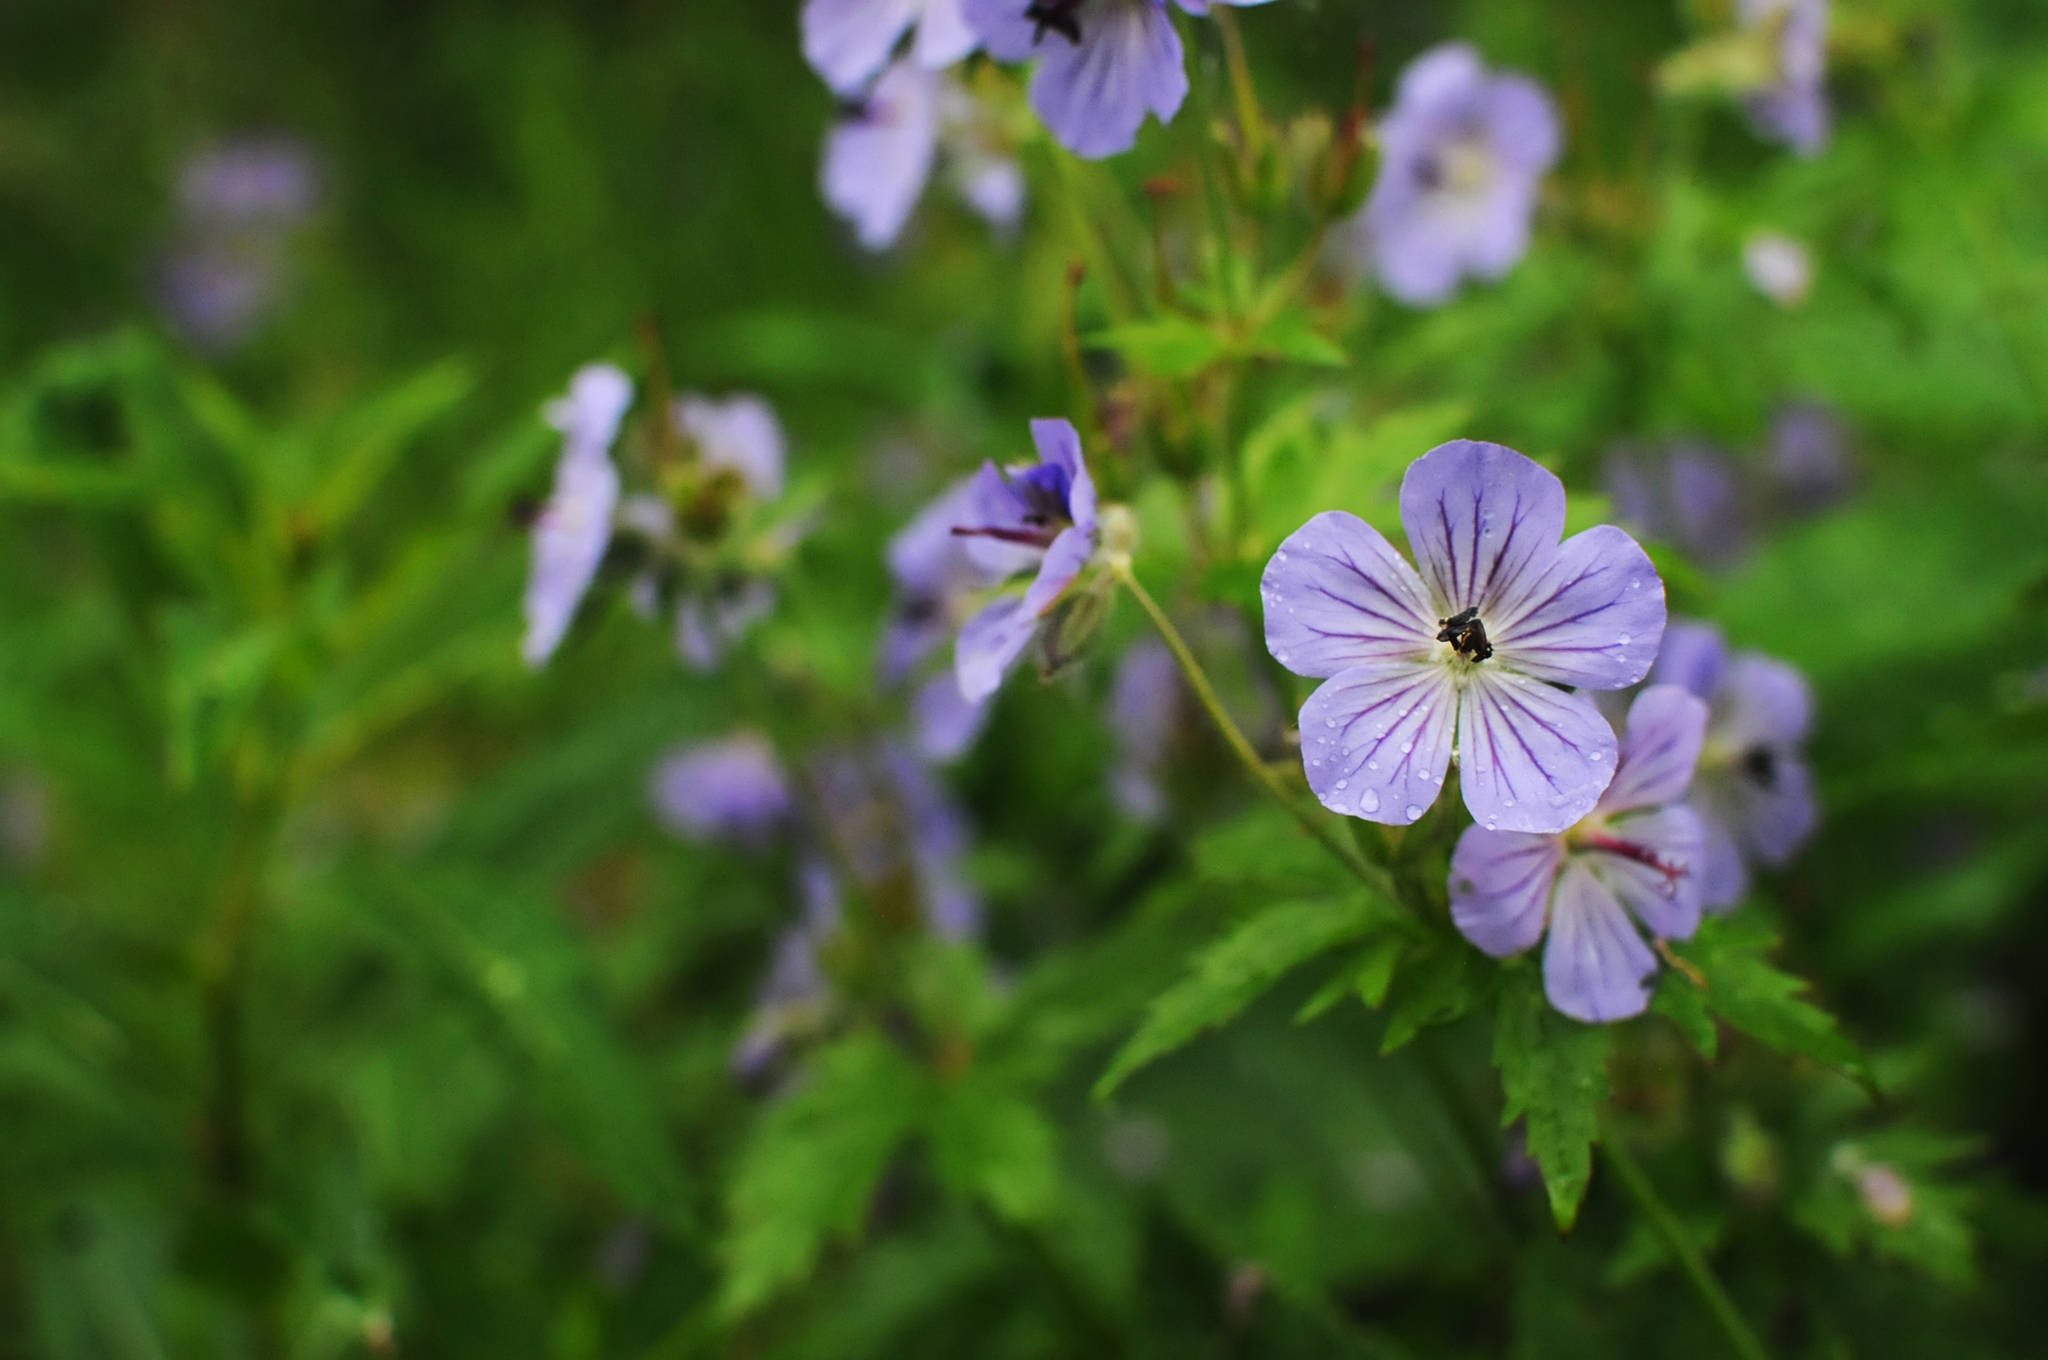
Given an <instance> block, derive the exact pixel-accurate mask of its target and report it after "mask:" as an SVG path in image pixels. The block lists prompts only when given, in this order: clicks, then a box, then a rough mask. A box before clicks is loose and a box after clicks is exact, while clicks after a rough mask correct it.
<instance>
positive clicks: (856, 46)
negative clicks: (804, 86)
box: [803, 0, 919, 94]
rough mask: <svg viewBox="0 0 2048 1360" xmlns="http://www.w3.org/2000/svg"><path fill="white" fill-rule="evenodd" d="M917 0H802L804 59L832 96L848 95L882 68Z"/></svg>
mask: <svg viewBox="0 0 2048 1360" xmlns="http://www.w3.org/2000/svg"><path fill="white" fill-rule="evenodd" d="M918 8H919V6H918V0H805V3H804V8H803V42H804V60H805V61H807V62H809V63H810V65H811V69H812V70H813V71H816V72H817V73H818V76H819V78H820V79H822V80H823V81H824V82H825V83H826V84H827V85H829V86H831V87H832V90H833V92H834V93H835V94H852V93H854V92H855V91H857V90H859V89H860V87H861V86H862V85H864V84H865V83H866V82H867V79H868V77H870V76H872V75H873V74H874V73H875V72H877V71H879V70H881V69H882V65H883V63H884V62H886V61H888V60H889V54H890V53H891V52H893V51H895V50H896V43H897V40H898V39H900V38H902V36H903V30H904V29H906V28H909V27H910V25H911V21H912V20H914V19H916V18H917V12H918Z"/></svg>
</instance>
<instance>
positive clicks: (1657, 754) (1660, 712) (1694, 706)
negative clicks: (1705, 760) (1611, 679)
mask: <svg viewBox="0 0 2048 1360" xmlns="http://www.w3.org/2000/svg"><path fill="white" fill-rule="evenodd" d="M1706 735H1707V703H1706V700H1704V699H1701V698H1700V697H1698V696H1697V695H1694V694H1689V693H1687V692H1686V691H1685V690H1684V689H1682V688H1680V687H1679V686H1677V685H1651V686H1649V687H1648V688H1647V689H1645V690H1643V692H1642V693H1640V694H1638V695H1637V696H1636V701H1635V703H1633V704H1632V705H1630V706H1629V711H1628V725H1627V727H1626V728H1625V729H1624V731H1623V732H1622V736H1621V750H1620V753H1619V754H1618V755H1617V757H1616V768H1615V771H1614V782H1613V783H1611V784H1609V785H1608V786H1607V792H1605V793H1603V794H1601V795H1600V810H1601V811H1602V812H1609V813H1613V812H1626V811H1628V810H1630V809H1632V808H1648V807H1656V806H1658V805H1659V804H1663V803H1675V802H1677V801H1678V800H1679V799H1681V798H1683V797H1685V791H1686V788H1687V787H1688V786H1689V785H1691V783H1692V775H1693V769H1694V767H1696V766H1697V765H1698V764H1699V760H1700V743H1701V742H1702V741H1703V740H1705V738H1706Z"/></svg>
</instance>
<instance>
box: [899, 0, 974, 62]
mask: <svg viewBox="0 0 2048 1360" xmlns="http://www.w3.org/2000/svg"><path fill="white" fill-rule="evenodd" d="M980 44H981V40H980V39H979V38H977V37H975V35H974V28H973V26H972V25H971V24H969V23H968V22H967V13H966V10H965V8H964V7H963V5H962V3H961V0H924V14H923V16H922V17H920V18H919V19H918V21H917V45H916V47H914V48H913V49H912V55H914V56H915V57H916V58H917V64H918V65H920V66H922V67H924V68H925V69H926V70H928V71H937V70H940V69H942V68H944V67H947V66H951V65H952V64H953V63H954V62H956V61H959V60H961V59H962V58H964V57H965V56H966V55H967V54H968V53H970V52H972V51H973V50H974V49H975V48H976V47H978V46H980Z"/></svg>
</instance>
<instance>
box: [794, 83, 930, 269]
mask: <svg viewBox="0 0 2048 1360" xmlns="http://www.w3.org/2000/svg"><path fill="white" fill-rule="evenodd" d="M935 80H936V77H934V76H933V75H932V73H931V72H929V71H927V70H924V69H923V68H922V67H920V66H918V65H916V64H915V63H913V62H909V61H899V62H897V63H896V64H895V65H893V66H891V67H890V68H889V70H888V72H887V73H886V74H884V75H883V77H882V79H881V81H880V82H879V83H878V84H877V85H876V86H875V92H874V94H873V95H872V96H870V97H869V99H868V101H867V103H866V104H865V105H864V106H863V107H862V108H861V109H860V110H859V111H857V112H855V113H853V114H850V115H849V116H847V117H845V118H842V119H840V120H839V121H838V122H837V123H835V124H833V126H832V130H831V131H830V132H829V133H827V134H826V136H825V158H824V160H823V162H822V163H821V164H820V166H819V169H818V192H819V193H820V194H822V195H823V196H824V199H825V205H826V206H827V207H829V208H831V209H832V211H833V212H834V213H835V214H837V215H838V216H839V217H841V218H843V219H844V220H846V221H847V222H849V223H851V224H852V226H853V233H854V236H855V238H856V239H857V240H859V242H860V243H861V246H862V247H863V248H865V249H867V250H886V249H888V248H889V247H890V246H891V245H894V244H895V242H896V238H897V237H898V236H900V235H902V234H903V227H904V224H905V223H907V222H908V221H909V220H910V214H911V212H912V210H914V209H915V208H916V207H917V203H918V200H919V199H920V198H922V197H923V196H924V187H925V183H926V181H927V180H929V179H930V178H931V173H932V164H933V162H934V161H935V160H936V159H937V156H938V147H939V124H938V118H937V115H936V111H935V104H934V100H933V94H934V88H933V87H934V82H935Z"/></svg>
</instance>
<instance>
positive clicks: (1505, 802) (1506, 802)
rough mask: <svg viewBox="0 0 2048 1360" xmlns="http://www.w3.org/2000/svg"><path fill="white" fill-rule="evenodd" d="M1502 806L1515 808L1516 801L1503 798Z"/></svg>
mask: <svg viewBox="0 0 2048 1360" xmlns="http://www.w3.org/2000/svg"><path fill="white" fill-rule="evenodd" d="M1500 805H1501V806H1502V807H1513V806H1514V805H1515V800H1514V799H1512V798H1503V799H1501V800H1500Z"/></svg>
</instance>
